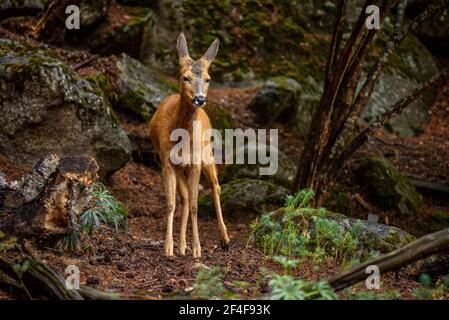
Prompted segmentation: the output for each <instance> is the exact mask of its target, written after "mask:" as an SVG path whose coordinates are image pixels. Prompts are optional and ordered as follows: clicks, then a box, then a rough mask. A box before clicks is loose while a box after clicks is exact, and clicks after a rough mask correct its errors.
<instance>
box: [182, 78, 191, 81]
mask: <svg viewBox="0 0 449 320" xmlns="http://www.w3.org/2000/svg"><path fill="white" fill-rule="evenodd" d="M182 80H183V81H185V82H190V81H191V80H190V78H189V77H184V78H182Z"/></svg>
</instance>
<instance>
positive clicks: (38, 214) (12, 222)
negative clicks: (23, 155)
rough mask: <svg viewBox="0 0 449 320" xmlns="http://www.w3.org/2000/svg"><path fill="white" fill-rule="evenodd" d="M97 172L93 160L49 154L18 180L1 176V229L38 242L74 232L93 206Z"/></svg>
mask: <svg viewBox="0 0 449 320" xmlns="http://www.w3.org/2000/svg"><path fill="white" fill-rule="evenodd" d="M97 171H98V165H97V162H96V161H95V159H94V158H92V157H88V156H73V157H65V158H62V159H60V158H59V156H58V155H56V154H54V153H50V154H48V155H46V156H45V157H44V158H43V159H41V160H40V161H39V162H37V163H36V165H35V166H34V167H33V168H32V170H31V171H30V172H29V173H27V174H25V175H24V176H23V177H22V178H21V179H20V180H19V181H8V180H7V179H6V177H5V175H3V174H1V173H0V213H1V217H2V218H1V219H0V230H3V231H4V232H5V233H8V234H11V235H16V236H20V237H21V238H34V239H38V240H39V242H46V241H47V240H59V239H61V238H62V237H64V236H66V235H68V234H70V233H72V232H73V231H75V228H76V223H77V221H78V217H79V215H80V214H81V213H82V212H83V211H85V210H86V209H88V207H89V205H90V202H91V193H92V188H93V184H94V182H95V181H96V179H97V178H98V176H97Z"/></svg>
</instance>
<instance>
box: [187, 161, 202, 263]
mask: <svg viewBox="0 0 449 320" xmlns="http://www.w3.org/2000/svg"><path fill="white" fill-rule="evenodd" d="M200 174H201V167H200V166H199V165H192V167H191V168H190V171H189V173H188V176H187V185H188V186H189V209H190V217H191V219H192V237H193V239H192V252H193V257H194V258H199V257H201V244H200V237H199V234H198V184H199V183H200Z"/></svg>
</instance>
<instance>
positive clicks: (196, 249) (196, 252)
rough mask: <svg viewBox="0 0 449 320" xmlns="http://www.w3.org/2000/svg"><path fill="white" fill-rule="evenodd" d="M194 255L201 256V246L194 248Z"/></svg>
mask: <svg viewBox="0 0 449 320" xmlns="http://www.w3.org/2000/svg"><path fill="white" fill-rule="evenodd" d="M193 257H194V258H195V259H196V258H201V248H193Z"/></svg>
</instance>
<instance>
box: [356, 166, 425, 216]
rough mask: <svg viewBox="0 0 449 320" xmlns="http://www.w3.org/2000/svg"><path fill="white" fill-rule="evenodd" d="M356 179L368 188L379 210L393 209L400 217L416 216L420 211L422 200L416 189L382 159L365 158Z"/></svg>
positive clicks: (358, 169) (407, 179) (357, 171)
mask: <svg viewBox="0 0 449 320" xmlns="http://www.w3.org/2000/svg"><path fill="white" fill-rule="evenodd" d="M356 177H357V179H358V180H359V181H360V183H362V184H363V185H364V186H366V187H368V191H369V193H370V196H371V197H372V198H373V199H374V200H375V201H376V204H378V205H379V206H380V207H381V208H383V209H386V210H389V209H393V210H396V211H398V212H399V213H400V214H402V215H405V216H406V215H411V214H417V213H419V211H420V208H421V203H422V198H421V195H420V194H419V193H418V192H417V191H416V188H415V187H414V186H413V185H412V183H411V182H410V179H409V178H407V177H406V176H405V175H404V174H403V173H401V172H400V171H399V170H398V169H396V168H395V167H394V165H393V164H392V163H391V162H390V161H388V160H387V159H385V158H383V157H367V158H365V159H363V160H362V161H361V162H360V164H359V166H358V168H357V170H356Z"/></svg>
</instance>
